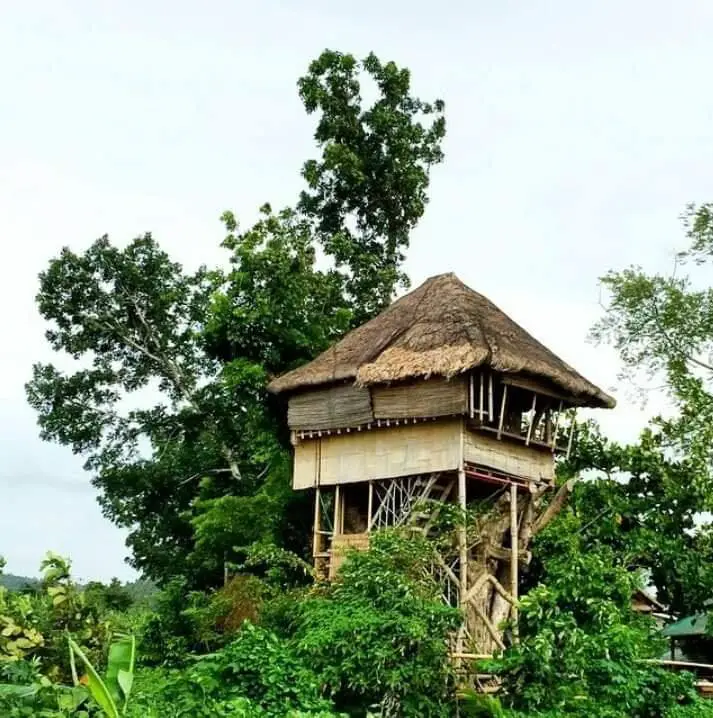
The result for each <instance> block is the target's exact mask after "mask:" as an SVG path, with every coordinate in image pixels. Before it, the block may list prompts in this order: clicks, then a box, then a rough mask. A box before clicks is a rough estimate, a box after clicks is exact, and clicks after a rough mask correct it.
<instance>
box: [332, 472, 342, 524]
mask: <svg viewBox="0 0 713 718" xmlns="http://www.w3.org/2000/svg"><path fill="white" fill-rule="evenodd" d="M339 488H340V487H339V484H337V488H336V489H335V490H334V535H335V536H337V535H338V534H340V533H341V532H342V531H341V524H340V519H341V512H340V508H341V492H340V490H339Z"/></svg>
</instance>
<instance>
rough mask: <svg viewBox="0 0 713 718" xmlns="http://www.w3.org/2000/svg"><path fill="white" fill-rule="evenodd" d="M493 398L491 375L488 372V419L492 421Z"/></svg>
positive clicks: (493, 413) (493, 411)
mask: <svg viewBox="0 0 713 718" xmlns="http://www.w3.org/2000/svg"><path fill="white" fill-rule="evenodd" d="M494 404H495V400H494V399H493V375H492V374H488V421H492V420H493V418H494V415H495V406H494Z"/></svg>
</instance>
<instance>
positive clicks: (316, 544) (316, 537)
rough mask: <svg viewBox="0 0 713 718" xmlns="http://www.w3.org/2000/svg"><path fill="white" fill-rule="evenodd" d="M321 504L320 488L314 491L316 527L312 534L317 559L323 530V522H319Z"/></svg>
mask: <svg viewBox="0 0 713 718" xmlns="http://www.w3.org/2000/svg"><path fill="white" fill-rule="evenodd" d="M319 502H320V495H319V486H318V487H317V488H316V489H315V491H314V526H313V534H312V557H313V558H317V554H318V553H319V552H320V551H319V549H320V546H319V544H320V541H321V536H320V533H319V532H320V530H321V528H322V526H321V522H320V520H319V515H320V510H319Z"/></svg>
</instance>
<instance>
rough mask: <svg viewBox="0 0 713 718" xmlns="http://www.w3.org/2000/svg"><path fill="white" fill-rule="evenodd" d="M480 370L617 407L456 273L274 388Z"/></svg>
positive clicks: (420, 290) (435, 280) (433, 281)
mask: <svg viewBox="0 0 713 718" xmlns="http://www.w3.org/2000/svg"><path fill="white" fill-rule="evenodd" d="M478 366H489V367H491V368H492V369H493V370H495V371H499V372H503V373H512V374H529V375H532V376H535V377H538V378H542V379H544V380H546V381H548V382H551V383H553V384H555V385H556V386H559V387H560V388H562V389H563V390H565V392H567V393H568V394H569V395H571V396H573V398H576V399H577V400H578V401H580V402H581V403H584V404H586V405H590V406H606V407H612V406H614V405H615V401H614V399H613V398H612V397H610V396H608V395H607V394H605V393H604V392H603V391H602V390H601V389H599V388H598V387H597V386H595V385H594V384H592V383H591V382H589V381H588V380H587V379H585V378H584V377H583V376H582V375H581V374H579V373H578V372H577V371H576V370H575V369H574V368H573V367H571V366H570V365H569V364H567V363H566V362H564V361H562V359H560V358H559V357H558V356H556V355H555V354H554V353H553V352H552V351H550V350H549V349H548V348H547V347H545V346H544V345H543V344H541V343H540V342H539V341H537V339H535V338H534V337H533V336H532V335H531V334H529V333H528V332H527V331H525V329H523V328H522V327H521V326H519V325H518V324H517V323H516V322H514V321H513V320H512V319H511V318H510V317H508V315H507V314H505V312H503V311H502V310H501V309H500V308H499V307H497V306H496V305H495V304H493V303H492V302H491V301H490V300H489V299H488V298H487V297H484V296H483V295H481V294H479V293H478V292H476V291H474V290H473V289H471V288H470V287H468V286H466V285H465V284H464V283H463V282H462V281H461V280H460V279H458V277H457V276H456V275H455V274H454V273H453V272H449V273H447V274H439V275H436V276H434V277H430V278H429V279H427V280H426V281H425V282H424V283H423V284H421V285H420V286H419V287H417V288H416V289H414V290H413V291H412V292H409V293H408V294H405V295H403V296H402V297H400V298H399V299H397V300H396V301H395V302H393V303H392V304H391V305H390V306H389V307H387V308H386V309H385V310H384V311H383V312H382V313H381V314H379V315H378V316H376V317H374V318H373V319H371V320H370V321H368V322H366V323H365V324H363V325H362V326H360V327H358V328H356V329H354V330H353V331H351V332H349V333H348V334H347V335H346V336H344V337H343V338H342V339H341V340H340V341H339V342H337V343H336V344H335V345H334V346H332V347H330V348H329V349H328V350H327V351H325V352H323V353H322V354H320V355H319V356H318V357H317V358H316V359H314V360H313V361H311V362H309V363H308V364H306V365H304V366H302V367H299V368H298V369H295V370H293V371H291V372H288V373H287V374H284V375H283V376H281V377H278V378H277V379H275V380H274V381H273V382H272V383H271V384H270V386H269V389H270V390H271V391H273V392H275V393H279V392H284V391H295V390H298V389H306V388H308V387H312V386H319V385H324V384H330V383H335V382H340V381H356V383H358V384H363V385H369V384H379V383H388V382H392V381H399V380H403V379H411V378H416V377H429V376H432V375H436V376H446V377H450V376H454V375H456V374H459V373H462V372H465V371H468V370H469V369H473V368H476V367H478Z"/></svg>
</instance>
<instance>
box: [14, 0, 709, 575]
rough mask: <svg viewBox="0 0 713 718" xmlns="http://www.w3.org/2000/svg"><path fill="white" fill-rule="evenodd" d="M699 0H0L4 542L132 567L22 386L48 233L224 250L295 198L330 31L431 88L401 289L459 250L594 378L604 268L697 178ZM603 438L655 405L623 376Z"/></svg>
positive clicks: (629, 254) (22, 560)
mask: <svg viewBox="0 0 713 718" xmlns="http://www.w3.org/2000/svg"><path fill="white" fill-rule="evenodd" d="M711 31H713V4H711V3H710V2H707V1H706V0H699V1H694V0H679V2H677V3H673V2H663V0H648V1H647V2H644V1H643V0H628V2H621V0H617V1H616V2H615V1H613V0H600V1H599V2H596V3H573V2H569V1H568V0H552V2H546V1H545V0H539V1H537V2H529V3H523V2H514V0H500V2H482V0H476V1H475V2H465V1H452V2H450V3H443V4H442V5H434V4H433V3H432V2H425V1H424V0H410V1H409V2H406V0H378V1H376V0H362V2H360V3H358V4H354V3H350V4H345V3H335V2H328V1H327V0H302V2H292V3H288V2H277V1H276V0H263V2H262V3H245V2H229V1H228V0H204V2H202V3H198V2H187V1H186V0H177V1H173V2H168V0H142V2H138V1H137V0H123V2H109V1H107V0H103V1H100V0H64V1H61V0H34V1H33V2H29V3H26V4H21V3H11V2H10V0H0V88H1V89H2V104H1V105H0V237H1V238H2V247H3V257H2V262H0V320H1V322H2V330H3V338H4V341H3V343H2V349H1V350H0V554H4V555H5V556H6V557H7V558H8V562H9V565H8V570H10V571H13V572H16V573H35V572H36V568H37V565H38V563H39V560H40V558H41V556H42V555H43V553H44V552H45V551H46V550H47V549H53V550H55V551H59V552H62V553H65V554H69V555H71V556H72V558H73V559H74V565H75V569H76V572H77V574H78V576H80V577H82V578H101V579H108V578H109V577H111V576H113V575H118V576H120V577H122V578H127V577H129V576H131V575H132V574H131V571H130V570H129V569H128V567H126V566H125V565H124V564H123V557H124V555H125V549H124V546H123V536H122V534H121V532H119V531H118V530H116V529H115V528H114V527H113V526H112V525H111V524H110V523H109V522H108V521H107V520H105V519H104V518H103V517H102V516H101V513H100V511H99V508H98V505H97V504H96V502H95V496H94V491H93V489H92V488H91V486H90V485H89V478H88V476H86V475H84V474H83V473H82V471H81V468H80V465H81V462H80V461H79V460H78V459H77V458H76V457H73V456H72V455H71V453H70V451H69V450H68V449H64V448H60V447H55V446H50V445H47V444H43V443H42V442H40V440H39V439H38V438H37V429H36V426H35V417H34V415H33V413H32V412H31V410H30V409H29V408H28V407H27V406H26V405H25V399H24V391H23V384H24V382H25V381H26V380H27V379H28V377H29V375H30V369H31V365H32V363H33V362H34V361H37V360H47V359H49V358H50V357H49V353H48V351H47V349H46V347H45V346H44V340H43V336H42V332H43V325H42V323H41V321H40V319H39V318H38V316H37V314H36V312H35V308H34V304H33V296H34V294H35V291H36V289H37V282H36V276H37V273H38V272H39V271H41V270H42V269H43V267H44V266H45V264H46V262H47V261H48V260H49V259H50V258H51V257H52V256H54V255H55V254H56V253H57V252H58V251H59V249H60V248H61V246H62V245H65V244H69V245H71V246H72V247H74V248H77V249H81V248H83V247H85V246H86V245H88V244H89V243H90V242H91V241H93V240H94V239H95V238H97V237H98V236H100V235H101V234H103V233H105V232H107V233H109V234H110V235H111V236H112V238H113V239H115V240H116V241H126V240H128V239H130V238H131V237H133V236H135V235H137V234H139V233H142V232H144V231H146V230H151V231H152V232H153V233H154V234H155V236H156V237H157V238H158V239H159V240H160V241H161V243H162V244H163V245H164V246H165V247H166V248H167V249H168V250H169V251H170V252H171V253H172V254H173V255H174V256H175V257H176V258H178V259H180V260H181V261H183V262H184V263H186V264H187V265H195V264H198V263H200V262H206V263H209V264H210V263H214V262H216V261H219V259H220V258H221V256H222V254H221V251H220V250H219V249H218V243H219V242H220V240H221V239H222V230H221V226H220V224H219V222H218V217H219V215H220V213H221V212H222V211H223V210H224V209H228V208H230V209H233V210H234V211H235V212H236V213H237V214H238V216H239V217H240V216H242V217H244V218H245V220H246V221H249V220H250V219H251V218H252V217H253V216H254V214H255V210H256V208H257V207H258V206H259V205H260V204H261V203H263V202H264V201H270V202H271V203H272V204H273V206H276V207H279V206H281V205H283V204H287V203H291V202H292V201H293V200H294V197H295V194H296V192H297V190H298V189H299V177H298V171H299V168H300V165H301V162H302V161H303V160H304V159H306V158H307V157H308V156H310V153H311V147H312V145H311V132H312V122H311V120H310V119H309V118H307V117H306V115H305V114H304V112H303V110H302V107H301V104H300V102H299V99H298V97H297V93H296V89H295V82H296V80H297V78H298V76H299V75H300V74H302V73H303V71H304V70H305V68H306V66H307V64H308V62H309V60H310V59H312V58H313V57H316V56H317V55H318V54H319V53H320V52H321V50H322V49H324V48H325V47H330V48H334V49H340V50H343V51H349V52H353V53H355V54H357V55H360V56H363V55H366V54H367V53H368V52H369V51H370V50H374V51H375V52H376V53H377V54H378V55H379V56H380V57H382V59H394V60H396V61H397V62H398V63H400V64H403V65H406V66H408V67H410V68H411V70H412V71H413V78H414V86H415V87H414V89H415V91H416V92H417V93H418V94H420V95H421V96H422V97H424V98H426V99H431V98H435V97H437V96H438V97H442V98H443V99H444V100H445V101H446V113H447V121H448V138H447V142H446V145H445V150H446V162H445V164H444V165H442V166H441V167H439V168H438V169H437V170H436V172H435V173H434V176H433V182H432V190H431V196H432V201H431V205H430V207H429V209H428V211H427V215H426V218H425V219H424V221H423V223H422V225H421V226H420V228H419V230H418V231H417V232H416V234H415V235H414V237H413V242H412V249H411V251H410V254H409V259H408V264H407V268H408V271H409V272H410V274H411V276H412V279H413V281H414V284H418V283H419V282H420V281H422V280H423V279H425V278H426V277H428V276H430V275H432V274H436V273H440V272H445V271H452V270H454V271H456V273H457V274H458V275H459V276H460V278H461V279H463V280H464V281H465V282H466V283H468V284H470V285H471V286H472V287H473V288H475V289H477V290H479V291H481V292H483V293H484V294H486V295H487V296H489V297H490V298H491V299H492V300H493V301H495V302H496V303H497V304H499V305H500V306H501V308H503V309H504V310H505V311H507V312H508V313H510V314H511V315H512V316H513V317H514V318H515V319H516V320H517V321H519V322H520V323H522V324H523V325H524V326H525V327H527V328H528V329H529V330H530V331H531V332H532V333H533V334H535V336H537V337H538V338H539V339H540V340H541V341H543V342H544V343H546V344H548V345H549V346H550V347H551V348H552V349H553V350H555V351H556V352H558V353H559V354H560V355H561V356H562V357H563V358H564V359H566V360H567V361H569V362H570V363H572V364H574V365H575V366H576V367H577V368H578V369H579V370H580V371H582V372H583V373H584V374H585V375H586V376H588V377H589V378H591V379H592V380H593V381H595V382H597V383H599V384H600V385H602V386H603V387H604V388H607V389H611V388H612V387H614V386H615V377H616V372H617V366H616V362H615V360H614V358H613V356H612V355H611V353H610V352H608V351H606V350H602V349H595V348H593V347H592V346H588V345H586V344H585V338H586V334H587V331H588V329H589V327H590V325H591V324H592V322H593V321H594V320H595V319H596V317H597V316H598V312H599V310H598V306H597V302H598V298H599V293H598V287H597V277H598V276H600V275H601V274H603V273H604V272H605V271H606V270H607V269H609V268H618V267H622V266H624V265H627V264H629V263H632V262H635V263H639V264H644V265H646V266H647V267H650V268H660V269H666V268H668V267H669V266H671V262H672V250H673V248H674V247H675V246H677V245H680V243H681V241H682V232H681V230H680V226H679V223H678V220H677V217H678V215H679V214H680V212H681V211H682V209H683V207H684V205H685V204H686V203H687V202H690V201H704V200H712V199H713V186H712V182H713V178H712V177H711V173H710V168H711V166H713V125H712V124H711V119H712V114H713V94H712V93H711V92H710V67H711V64H712V63H713V44H712V43H711V42H710V37H711ZM617 395H618V398H619V399H620V407H619V408H617V409H616V410H614V411H613V412H609V413H602V414H603V415H602V416H601V419H602V422H603V423H604V425H605V426H606V428H607V430H608V431H610V432H611V433H612V435H614V436H616V437H617V438H633V437H634V436H635V435H636V433H637V431H638V429H639V428H640V427H641V425H642V423H643V421H644V418H645V415H644V414H643V413H642V412H641V411H640V410H639V409H638V408H637V407H635V406H633V405H632V404H631V403H630V402H628V401H627V397H626V395H625V393H624V392H623V390H622V389H619V391H618V392H617Z"/></svg>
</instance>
